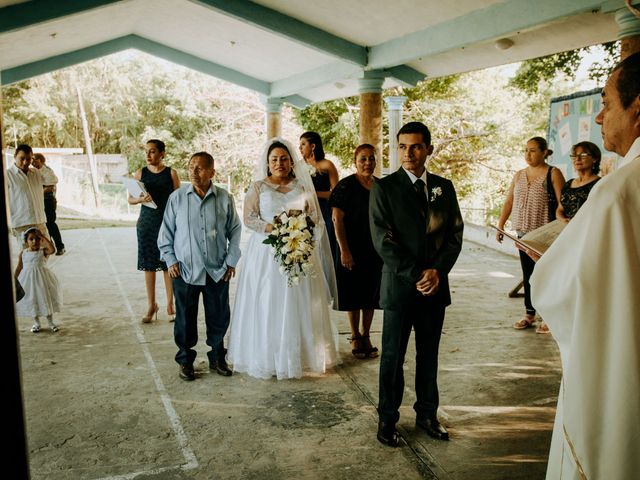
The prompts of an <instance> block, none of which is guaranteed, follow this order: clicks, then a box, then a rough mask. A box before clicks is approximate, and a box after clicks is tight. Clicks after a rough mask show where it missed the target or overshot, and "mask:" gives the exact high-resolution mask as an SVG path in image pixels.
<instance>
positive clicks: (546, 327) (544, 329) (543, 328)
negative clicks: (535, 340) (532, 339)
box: [536, 321, 551, 334]
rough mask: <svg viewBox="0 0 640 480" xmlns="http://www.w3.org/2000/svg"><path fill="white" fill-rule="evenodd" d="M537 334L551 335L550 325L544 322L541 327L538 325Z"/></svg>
mask: <svg viewBox="0 0 640 480" xmlns="http://www.w3.org/2000/svg"><path fill="white" fill-rule="evenodd" d="M536 333H541V334H546V333H551V332H550V331H549V325H547V324H546V323H545V322H544V321H542V322H540V325H538V328H536Z"/></svg>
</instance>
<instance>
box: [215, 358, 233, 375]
mask: <svg viewBox="0 0 640 480" xmlns="http://www.w3.org/2000/svg"><path fill="white" fill-rule="evenodd" d="M209 370H211V371H213V372H216V373H217V374H218V375H222V376H223V377H230V376H231V375H233V371H231V369H230V368H229V365H227V361H226V360H225V359H224V358H221V359H220V360H218V361H217V362H209Z"/></svg>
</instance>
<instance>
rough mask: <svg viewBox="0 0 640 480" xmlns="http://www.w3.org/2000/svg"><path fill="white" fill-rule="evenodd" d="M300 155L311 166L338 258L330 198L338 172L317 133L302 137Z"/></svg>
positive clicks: (328, 231) (308, 133)
mask: <svg viewBox="0 0 640 480" xmlns="http://www.w3.org/2000/svg"><path fill="white" fill-rule="evenodd" d="M300 153H301V154H302V158H304V161H305V162H307V165H309V169H310V171H311V180H313V186H314V187H315V189H316V194H317V195H318V203H319V204H320V210H321V211H322V218H323V220H324V223H325V226H326V228H327V235H328V236H329V245H331V254H332V255H333V258H335V257H336V236H335V230H334V228H333V222H332V220H331V207H330V206H329V196H330V195H331V190H333V188H334V187H335V186H336V184H337V183H338V177H339V176H338V170H337V169H336V166H335V165H334V164H333V162H332V161H331V160H327V159H326V158H324V148H322V139H321V138H320V135H319V134H318V133H316V132H304V133H303V134H302V135H300Z"/></svg>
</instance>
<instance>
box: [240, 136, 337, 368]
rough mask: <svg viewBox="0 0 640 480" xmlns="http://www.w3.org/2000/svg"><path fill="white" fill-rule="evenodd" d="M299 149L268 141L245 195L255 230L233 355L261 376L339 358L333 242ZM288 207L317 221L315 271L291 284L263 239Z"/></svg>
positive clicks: (247, 218) (247, 219)
mask: <svg viewBox="0 0 640 480" xmlns="http://www.w3.org/2000/svg"><path fill="white" fill-rule="evenodd" d="M294 155H295V151H294V149H293V147H292V146H290V144H288V143H287V142H285V141H283V140H280V139H272V140H271V141H269V143H268V145H267V147H266V148H265V150H264V152H263V154H262V155H261V156H260V159H259V161H258V164H257V166H256V171H255V174H254V180H256V181H254V183H253V184H251V186H250V187H249V190H248V191H247V193H246V195H245V202H244V223H245V226H246V227H247V228H249V229H250V230H252V231H253V232H252V235H251V238H250V239H249V241H248V243H247V247H246V253H245V254H244V255H243V258H242V264H241V267H240V269H239V272H238V287H237V290H236V297H235V305H234V309H233V316H232V320H231V333H230V340H229V359H230V361H231V362H232V363H233V369H234V370H235V371H237V372H246V373H248V374H249V375H251V376H253V377H257V378H270V377H272V376H276V377H277V378H278V379H284V378H300V377H301V376H302V375H303V374H304V373H307V372H314V373H323V372H324V371H325V370H326V369H327V368H329V367H332V366H334V365H336V364H337V363H338V361H339V359H338V353H337V347H336V345H337V342H336V341H337V331H336V329H335V327H334V326H333V324H332V323H331V318H330V315H329V305H330V303H331V299H332V298H333V295H334V293H335V273H334V272H333V268H332V262H331V259H332V257H331V249H330V247H329V243H328V241H327V239H326V230H325V227H324V223H323V222H322V216H321V215H320V210H319V208H318V206H317V203H318V202H317V199H316V195H315V190H314V188H313V183H312V182H311V177H310V175H309V170H308V168H307V167H306V165H305V164H304V162H302V161H296V160H294V159H295V158H296V157H294ZM290 209H295V210H303V211H306V212H307V214H308V215H309V216H310V217H311V218H312V219H313V221H314V222H315V223H316V226H315V229H314V238H315V241H316V247H315V248H314V251H313V253H312V256H311V263H312V265H313V269H314V270H315V272H316V273H315V275H306V276H303V277H301V278H300V281H299V283H298V284H297V285H292V286H288V285H287V276H286V274H283V273H281V272H280V271H279V265H278V263H277V262H276V260H275V258H274V255H273V252H272V249H271V246H269V245H265V244H263V243H262V241H263V240H264V239H265V238H266V237H267V235H268V233H269V232H271V230H272V228H273V221H274V220H273V218H274V216H276V215H279V214H280V213H282V212H283V211H288V210H290Z"/></svg>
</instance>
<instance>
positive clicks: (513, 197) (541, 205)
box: [496, 137, 564, 333]
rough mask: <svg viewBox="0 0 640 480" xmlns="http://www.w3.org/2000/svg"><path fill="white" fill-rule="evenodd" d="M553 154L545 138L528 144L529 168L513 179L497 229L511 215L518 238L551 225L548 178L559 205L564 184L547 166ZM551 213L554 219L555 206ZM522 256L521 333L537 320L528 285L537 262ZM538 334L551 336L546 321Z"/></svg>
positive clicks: (526, 157)
mask: <svg viewBox="0 0 640 480" xmlns="http://www.w3.org/2000/svg"><path fill="white" fill-rule="evenodd" d="M552 153H553V151H552V150H549V148H548V145H547V141H546V140H545V139H544V138H542V137H533V138H532V139H530V140H529V141H528V142H527V146H526V148H525V150H524V159H525V161H526V162H527V164H528V166H527V168H524V169H522V170H519V171H517V172H516V174H515V176H514V177H513V181H512V182H511V186H510V187H509V191H508V192H507V199H506V201H505V202H504V205H503V207H502V212H501V213H500V220H499V221H498V228H500V229H502V230H503V229H504V224H505V223H506V222H507V220H508V219H509V216H510V215H511V214H512V213H513V219H512V220H511V223H512V226H513V229H514V230H515V231H516V232H517V234H518V238H520V237H522V236H523V235H524V234H525V233H527V232H530V231H531V230H535V229H536V228H539V227H541V226H542V225H545V224H546V223H548V222H549V217H550V215H549V213H550V211H549V200H550V199H549V193H548V191H549V189H548V186H547V178H549V177H550V178H551V184H552V186H553V192H554V194H555V199H556V202H559V201H560V190H561V189H562V186H563V185H564V176H563V175H562V172H561V171H560V170H558V169H557V168H555V167H552V166H550V165H549V164H548V163H547V158H548V157H549V156H550V155H551V154H552ZM551 213H552V214H553V215H552V216H553V217H555V207H553V212H551ZM496 240H498V242H502V234H501V233H500V232H498V233H497V234H496ZM519 254H520V265H521V267H522V279H523V283H524V306H525V314H524V316H523V317H522V318H521V319H520V320H518V321H517V322H516V323H515V324H514V325H513V328H515V329H517V330H522V329H525V328H528V327H530V326H532V325H533V323H534V322H535V317H536V309H535V308H534V306H533V304H532V303H531V287H530V285H529V278H530V277H531V274H532V273H533V267H534V266H535V262H534V261H533V260H532V259H531V258H530V257H529V256H528V255H527V254H526V253H524V252H523V251H521V250H519ZM536 333H549V328H548V327H547V325H546V324H545V323H544V321H542V322H541V323H540V325H539V326H538V328H537V329H536Z"/></svg>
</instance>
